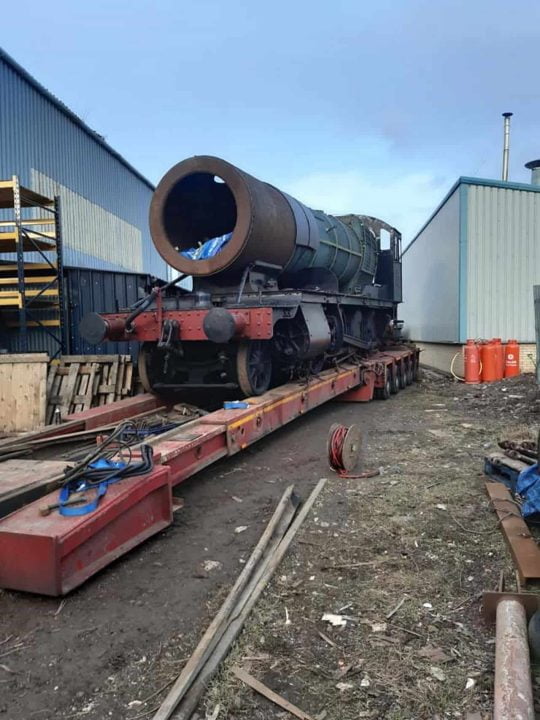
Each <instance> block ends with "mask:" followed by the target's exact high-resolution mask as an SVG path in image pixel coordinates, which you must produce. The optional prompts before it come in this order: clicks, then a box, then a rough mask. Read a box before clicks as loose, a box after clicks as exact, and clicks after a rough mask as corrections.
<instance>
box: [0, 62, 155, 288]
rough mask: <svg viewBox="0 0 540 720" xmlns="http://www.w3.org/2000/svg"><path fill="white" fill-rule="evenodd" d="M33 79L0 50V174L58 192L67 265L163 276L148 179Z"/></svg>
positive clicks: (35, 186) (48, 191)
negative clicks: (150, 222) (152, 231)
mask: <svg viewBox="0 0 540 720" xmlns="http://www.w3.org/2000/svg"><path fill="white" fill-rule="evenodd" d="M33 83H35V81H34V80H33V78H31V77H29V76H28V75H27V74H26V73H25V71H24V70H23V69H22V68H19V67H18V66H17V65H16V64H15V63H14V62H13V61H12V60H11V59H10V58H9V56H6V55H5V53H3V52H2V51H1V50H0V179H8V178H10V177H11V176H12V175H18V176H19V178H20V180H21V183H22V184H23V185H26V186H28V187H31V188H32V189H35V190H38V191H41V192H44V193H45V194H50V193H51V192H57V193H58V194H60V196H61V198H62V208H63V215H64V248H65V249H64V263H65V264H66V265H71V266H76V267H84V268H92V269H97V270H115V271H123V272H133V273H149V274H152V275H155V276H157V277H160V278H163V279H165V278H166V277H167V272H166V265H165V263H164V261H163V260H162V259H161V257H160V256H159V255H158V253H157V252H156V251H155V250H154V247H153V245H152V240H151V238H150V233H149V229H148V208H149V205H150V199H151V197H152V192H153V189H152V186H151V185H150V184H149V183H148V181H146V180H145V179H144V178H142V176H139V175H138V174H137V172H136V171H135V170H134V169H130V168H129V167H128V166H127V163H126V162H125V161H124V160H123V159H122V158H121V157H120V156H118V155H117V154H116V153H115V152H114V151H113V150H112V149H110V148H107V146H106V144H102V143H101V142H100V140H99V138H96V137H94V136H93V132H92V131H91V130H89V129H88V128H85V126H84V124H83V123H82V122H81V121H80V120H79V119H78V118H76V117H75V116H73V115H72V114H71V113H70V111H69V110H68V109H67V108H65V111H63V110H62V109H61V108H62V106H61V103H58V101H57V100H56V99H55V98H54V97H51V96H50V95H48V94H47V92H46V91H45V90H44V89H41V90H42V91H40V89H39V86H38V87H36V86H35V85H34V84H33ZM59 105H60V107H59Z"/></svg>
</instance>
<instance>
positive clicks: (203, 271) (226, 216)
mask: <svg viewBox="0 0 540 720" xmlns="http://www.w3.org/2000/svg"><path fill="white" fill-rule="evenodd" d="M150 232H151V235H152V239H153V242H154V245H155V246H156V248H157V250H158V251H159V253H160V254H161V256H162V257H163V258H164V259H165V260H166V261H167V262H168V263H169V265H171V266H172V267H174V268H176V269H177V270H179V271H180V272H182V273H185V274H186V275H193V276H194V277H202V276H209V275H213V276H222V277H223V278H224V282H225V281H226V282H230V281H231V280H234V279H238V278H239V277H240V275H241V274H242V272H243V271H244V269H245V268H246V266H248V265H250V264H252V263H256V262H258V263H267V264H270V265H273V266H278V267H279V268H280V269H281V271H282V272H284V273H286V274H289V275H290V274H292V273H298V272H299V271H302V270H305V269H306V268H311V269H313V268H321V269H324V270H327V271H331V272H332V273H333V274H334V275H335V277H336V278H337V280H338V282H339V285H340V288H342V289H343V288H345V287H352V286H357V285H364V284H366V282H370V281H371V278H372V277H373V275H374V273H375V269H376V257H377V247H376V243H375V240H374V237H373V234H372V233H371V232H370V231H368V229H367V228H365V227H364V225H363V224H362V223H361V222H360V220H359V219H358V218H357V217H356V216H355V215H349V216H346V217H343V218H336V217H332V216H331V215H326V214H325V213H323V212H319V211H313V210H311V209H310V208H308V207H306V206H305V205H303V204H302V203H300V202H299V201H298V200H295V199H294V198H292V197H290V196H289V195H287V194H286V193H284V192H282V191H281V190H278V189H277V188H275V187H274V186H272V185H269V184H268V183H265V182H262V181H260V180H257V179H256V178H254V177H252V176H251V175H248V174H247V173H245V172H243V171H242V170H240V169H239V168H237V167H235V166H234V165H232V164H231V163H228V162H226V161H225V160H221V159H220V158H216V157H210V156H196V157H193V158H189V159H187V160H183V161H182V162H180V163H178V164H177V165H175V166H174V167H172V168H171V169H170V170H169V172H168V173H167V174H166V175H165V176H164V177H163V178H162V180H161V181H160V183H159V185H158V186H157V188H156V191H155V193H154V196H153V199H152V203H151V206H150ZM220 279H221V278H220V277H216V278H215V281H216V282H219V280H220Z"/></svg>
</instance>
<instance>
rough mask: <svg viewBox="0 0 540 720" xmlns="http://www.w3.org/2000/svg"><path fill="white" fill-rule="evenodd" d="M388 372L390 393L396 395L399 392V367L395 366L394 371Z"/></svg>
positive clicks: (388, 370) (387, 370)
mask: <svg viewBox="0 0 540 720" xmlns="http://www.w3.org/2000/svg"><path fill="white" fill-rule="evenodd" d="M386 372H387V374H388V375H389V376H390V392H391V393H392V395H395V394H396V393H397V392H398V391H399V380H398V373H397V365H394V366H393V367H392V369H388V368H387V369H386Z"/></svg>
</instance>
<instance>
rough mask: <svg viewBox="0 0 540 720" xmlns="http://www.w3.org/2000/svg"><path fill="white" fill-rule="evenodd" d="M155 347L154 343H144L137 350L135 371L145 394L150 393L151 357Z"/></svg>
mask: <svg viewBox="0 0 540 720" xmlns="http://www.w3.org/2000/svg"><path fill="white" fill-rule="evenodd" d="M155 347H156V343H149V342H145V343H143V344H142V345H141V347H140V348H139V356H138V358H137V369H138V371H139V379H140V381H141V384H142V386H143V388H144V390H145V392H147V393H151V392H152V381H151V377H152V373H151V357H152V350H154V349H155Z"/></svg>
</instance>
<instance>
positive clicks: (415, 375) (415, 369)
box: [413, 355, 420, 382]
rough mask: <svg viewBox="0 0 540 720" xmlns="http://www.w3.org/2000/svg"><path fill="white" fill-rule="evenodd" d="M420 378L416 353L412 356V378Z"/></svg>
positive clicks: (416, 379) (415, 380) (415, 379)
mask: <svg viewBox="0 0 540 720" xmlns="http://www.w3.org/2000/svg"><path fill="white" fill-rule="evenodd" d="M419 378H420V360H419V358H418V355H415V356H414V359H413V380H414V382H417V381H418V380H419Z"/></svg>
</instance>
